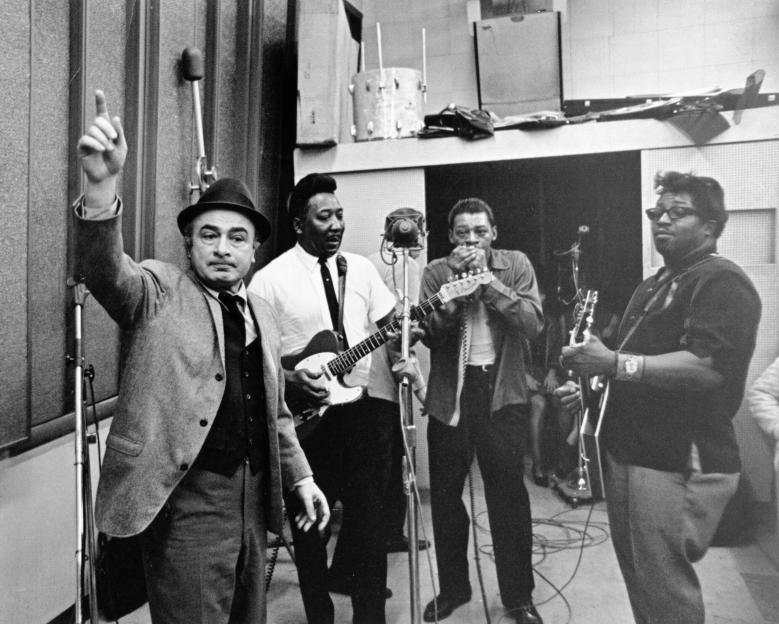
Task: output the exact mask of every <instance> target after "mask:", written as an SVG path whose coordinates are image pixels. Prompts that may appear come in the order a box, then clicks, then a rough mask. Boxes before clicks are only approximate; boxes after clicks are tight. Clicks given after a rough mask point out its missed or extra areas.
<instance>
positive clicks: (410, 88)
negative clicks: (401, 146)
mask: <svg viewBox="0 0 779 624" xmlns="http://www.w3.org/2000/svg"><path fill="white" fill-rule="evenodd" d="M349 91H350V92H351V94H352V103H353V104H354V125H353V126H352V136H353V137H354V140H355V141H371V140H374V139H399V138H401V137H411V136H416V134H417V131H418V130H419V129H420V128H422V126H423V123H422V73H421V72H420V71H419V70H416V69H409V68H406V67H385V68H384V69H383V70H378V69H371V70H369V71H365V72H360V73H359V74H355V75H354V76H353V77H352V84H351V85H349Z"/></svg>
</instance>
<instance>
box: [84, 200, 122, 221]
mask: <svg viewBox="0 0 779 624" xmlns="http://www.w3.org/2000/svg"><path fill="white" fill-rule="evenodd" d="M121 209H122V200H120V199H119V197H115V198H114V201H113V203H112V204H110V205H108V206H101V207H94V206H86V205H85V204H84V196H83V195H82V196H81V197H79V198H78V199H77V200H76V201H74V202H73V210H74V211H75V212H76V215H77V216H79V217H80V218H82V219H84V220H85V221H107V220H108V219H113V218H114V217H115V216H116V215H118V214H119V213H120V212H121Z"/></svg>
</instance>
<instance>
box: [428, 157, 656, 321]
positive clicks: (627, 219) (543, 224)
mask: <svg viewBox="0 0 779 624" xmlns="http://www.w3.org/2000/svg"><path fill="white" fill-rule="evenodd" d="M425 188H426V197H425V200H426V205H427V225H428V228H429V229H430V235H429V237H428V259H433V258H439V257H442V256H445V255H447V254H448V253H449V251H450V250H451V244H450V243H449V240H448V229H449V228H448V223H447V215H448V212H449V210H450V209H451V207H452V206H453V205H454V204H455V202H456V201H457V200H459V199H462V198H464V197H479V198H481V199H483V200H484V201H486V202H487V203H488V204H489V205H490V206H491V207H492V209H493V210H494V212H495V219H496V222H497V226H498V238H497V240H496V243H495V246H496V247H500V248H503V249H519V250H520V251H523V252H525V253H526V254H527V256H528V257H529V258H530V260H531V262H532V263H533V266H534V267H535V268H536V273H537V274H538V276H539V281H542V282H543V285H544V287H545V290H546V292H547V293H549V294H552V293H555V292H558V291H559V292H560V294H561V297H562V298H567V297H568V296H569V295H570V294H571V293H572V292H573V288H572V285H571V283H570V263H569V260H568V258H569V256H566V255H564V254H563V255H561V254H560V252H564V251H566V250H568V249H570V247H571V246H572V244H573V243H574V242H576V241H577V240H578V238H579V237H578V234H577V232H578V229H579V227H580V226H581V225H586V226H588V227H589V234H587V235H586V236H584V237H583V239H582V244H581V251H582V254H581V259H580V268H581V286H582V287H584V288H593V289H597V290H598V291H599V293H600V297H599V302H600V303H599V305H600V306H601V307H603V308H606V309H608V310H610V311H612V312H616V313H618V314H621V312H622V311H623V309H624V308H625V305H626V304H627V301H628V299H629V297H630V294H631V293H632V292H633V289H634V288H635V287H636V285H637V284H638V283H639V282H640V281H641V277H642V258H641V255H642V252H641V217H642V215H643V210H642V208H643V207H644V206H642V203H641V155H640V153H639V152H617V153H608V154H587V155H579V156H565V157H554V158H538V159H531V160H514V161H500V162H485V163H470V164H462V165H445V166H440V167H428V168H427V169H426V170H425Z"/></svg>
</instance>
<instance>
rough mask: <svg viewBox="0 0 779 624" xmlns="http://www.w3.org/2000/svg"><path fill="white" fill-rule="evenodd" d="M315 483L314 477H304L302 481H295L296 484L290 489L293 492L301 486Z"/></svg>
mask: <svg viewBox="0 0 779 624" xmlns="http://www.w3.org/2000/svg"><path fill="white" fill-rule="evenodd" d="M313 482H314V477H313V476H311V475H309V476H308V477H303V478H302V479H298V480H297V481H295V483H293V484H292V487H290V488H289V489H290V491H293V490H295V488H298V487H300V486H301V485H307V484H309V483H313Z"/></svg>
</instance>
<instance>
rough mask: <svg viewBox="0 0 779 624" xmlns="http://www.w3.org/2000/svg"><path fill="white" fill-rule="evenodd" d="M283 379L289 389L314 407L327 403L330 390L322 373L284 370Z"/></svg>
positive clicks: (304, 370)
mask: <svg viewBox="0 0 779 624" xmlns="http://www.w3.org/2000/svg"><path fill="white" fill-rule="evenodd" d="M284 379H285V382H286V384H287V386H288V387H289V388H290V389H294V391H296V392H299V393H300V394H302V395H303V396H304V397H305V398H306V399H307V400H309V401H311V402H312V403H314V404H316V405H326V404H327V403H328V402H329V398H330V390H328V388H327V380H326V379H325V377H324V375H323V374H322V371H311V370H308V369H306V368H301V369H296V370H292V371H290V370H285V371H284Z"/></svg>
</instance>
